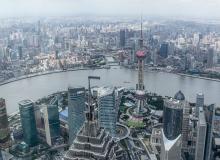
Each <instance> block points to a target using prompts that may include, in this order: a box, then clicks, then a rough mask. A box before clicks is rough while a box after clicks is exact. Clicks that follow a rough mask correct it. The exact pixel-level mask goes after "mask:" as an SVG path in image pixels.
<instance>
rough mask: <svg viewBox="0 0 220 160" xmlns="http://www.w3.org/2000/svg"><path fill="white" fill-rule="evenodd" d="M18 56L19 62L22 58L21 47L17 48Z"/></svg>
mask: <svg viewBox="0 0 220 160" xmlns="http://www.w3.org/2000/svg"><path fill="white" fill-rule="evenodd" d="M18 55H19V59H20V60H21V59H22V57H23V52H22V46H18Z"/></svg>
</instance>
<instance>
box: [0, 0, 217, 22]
mask: <svg viewBox="0 0 220 160" xmlns="http://www.w3.org/2000/svg"><path fill="white" fill-rule="evenodd" d="M0 5H1V6H4V7H2V8H1V10H0V18H9V17H29V16H74V15H104V16H107V15H108V16H114V15H118V16H126V15H130V16H138V15H140V14H141V13H142V14H143V15H144V16H162V17H167V18H183V17H186V18H187V17H188V18H201V19H207V18H209V19H210V18H211V19H216V18H217V19H220V10H219V7H220V1H218V0H209V1H205V0H166V2H165V1H163V0H155V1H153V0H120V1H117V0H111V1H110V0H104V1H103V0H80V1H79V0H38V1H35V0H10V1H5V0H0Z"/></svg>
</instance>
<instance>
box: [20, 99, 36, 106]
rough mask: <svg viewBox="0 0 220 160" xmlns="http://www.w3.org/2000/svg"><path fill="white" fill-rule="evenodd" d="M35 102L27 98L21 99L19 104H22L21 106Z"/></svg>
mask: <svg viewBox="0 0 220 160" xmlns="http://www.w3.org/2000/svg"><path fill="white" fill-rule="evenodd" d="M32 103H33V102H32V101H31V100H29V99H25V100H22V101H20V102H19V103H18V104H19V105H21V106H27V105H31V104H32Z"/></svg>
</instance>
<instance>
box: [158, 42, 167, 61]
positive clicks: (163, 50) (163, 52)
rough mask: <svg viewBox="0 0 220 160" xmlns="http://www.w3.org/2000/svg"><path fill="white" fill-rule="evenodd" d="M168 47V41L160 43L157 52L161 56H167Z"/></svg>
mask: <svg viewBox="0 0 220 160" xmlns="http://www.w3.org/2000/svg"><path fill="white" fill-rule="evenodd" d="M168 47H169V45H168V43H162V44H161V46H160V52H159V53H160V56H161V57H162V58H167V56H168Z"/></svg>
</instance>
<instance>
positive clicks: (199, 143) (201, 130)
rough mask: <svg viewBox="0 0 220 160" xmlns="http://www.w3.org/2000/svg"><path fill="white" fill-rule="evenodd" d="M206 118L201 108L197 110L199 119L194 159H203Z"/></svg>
mask: <svg viewBox="0 0 220 160" xmlns="http://www.w3.org/2000/svg"><path fill="white" fill-rule="evenodd" d="M206 129H207V125H206V120H205V114H204V111H203V109H202V108H200V111H199V121H198V123H197V137H196V150H195V160H203V159H204V153H205V143H206Z"/></svg>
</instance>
